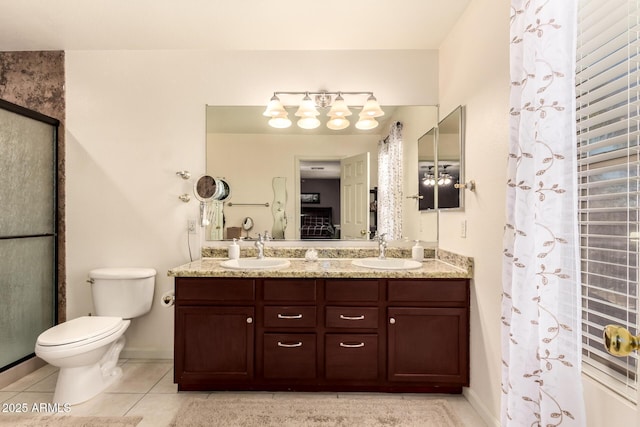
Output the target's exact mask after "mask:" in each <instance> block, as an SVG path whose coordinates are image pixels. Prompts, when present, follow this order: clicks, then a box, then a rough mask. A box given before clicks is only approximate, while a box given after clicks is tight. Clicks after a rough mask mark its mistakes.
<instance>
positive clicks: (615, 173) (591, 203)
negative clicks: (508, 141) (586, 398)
mask: <svg viewBox="0 0 640 427" xmlns="http://www.w3.org/2000/svg"><path fill="white" fill-rule="evenodd" d="M638 3H639V0H580V3H579V4H580V6H579V12H578V24H579V25H578V28H579V30H578V44H577V67H576V99H577V102H576V108H577V119H578V124H577V125H578V126H577V132H578V165H579V166H578V167H579V171H578V177H579V216H580V218H579V221H580V239H581V241H580V246H581V261H582V263H581V270H582V272H581V276H582V343H583V351H582V353H583V366H584V370H585V372H586V373H588V374H590V375H592V376H593V377H594V378H596V379H598V380H600V381H601V382H603V383H604V384H606V385H607V386H609V387H611V388H612V389H614V390H616V391H618V392H619V393H621V394H622V395H623V396H625V397H627V398H628V399H630V400H632V401H636V400H637V396H638V378H637V374H638V354H637V353H635V352H634V353H633V354H632V355H631V356H629V357H626V358H619V357H614V356H611V355H609V354H608V353H607V352H606V350H605V349H604V344H603V339H602V330H603V327H604V326H605V325H608V324H619V325H622V326H624V327H626V328H627V329H629V331H630V332H631V333H632V334H634V335H637V334H638V260H639V258H638V256H639V251H638V247H639V242H638V240H639V239H640V235H639V231H640V229H639V227H638V225H639V220H640V203H639V201H640V173H639V172H640V164H639V157H638V155H639V145H638V142H639V138H640V134H639V127H638V125H639V123H640V116H639V109H640V101H639V98H638V94H639V92H640V86H639V85H638V83H639V81H640V68H639V62H640V57H639V56H638V52H639V45H640V40H639V32H640V20H639V18H638V12H639V10H638Z"/></svg>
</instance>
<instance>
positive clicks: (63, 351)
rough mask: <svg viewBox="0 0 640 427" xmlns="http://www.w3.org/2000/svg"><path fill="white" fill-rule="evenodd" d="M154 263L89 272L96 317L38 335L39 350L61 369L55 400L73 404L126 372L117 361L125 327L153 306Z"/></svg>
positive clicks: (40, 355) (88, 396)
mask: <svg viewBox="0 0 640 427" xmlns="http://www.w3.org/2000/svg"><path fill="white" fill-rule="evenodd" d="M155 276H156V271H155V270H154V269H153V268H99V269H96V270H91V271H90V272H89V282H90V283H91V293H92V296H93V305H94V308H95V312H96V316H83V317H78V318H76V319H73V320H69V321H67V322H64V323H61V324H59V325H56V326H54V327H52V328H50V329H47V330H46V331H44V332H43V333H41V334H40V336H39V337H38V340H37V342H36V348H35V351H36V355H37V356H38V357H40V358H41V359H43V360H44V361H45V362H47V363H49V364H51V365H53V366H57V367H59V368H60V371H59V372H58V383H57V384H56V390H55V393H54V395H53V403H60V404H64V403H68V404H71V405H75V404H78V403H82V402H84V401H87V400H89V399H91V398H92V397H94V396H96V395H97V394H99V393H100V392H102V391H103V390H104V389H105V388H107V387H108V386H109V385H110V384H111V383H113V381H114V380H116V379H117V378H119V377H120V376H121V375H122V369H120V368H119V367H118V366H117V363H118V357H119V356H120V351H122V348H123V347H124V342H125V338H124V331H126V330H127V328H128V327H129V324H130V323H131V320H129V319H132V318H134V317H139V316H142V315H144V314H146V313H148V312H149V310H150V309H151V302H152V301H153V291H154V283H155Z"/></svg>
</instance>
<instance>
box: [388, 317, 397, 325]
mask: <svg viewBox="0 0 640 427" xmlns="http://www.w3.org/2000/svg"><path fill="white" fill-rule="evenodd" d="M389 323H391V324H392V325H395V324H396V319H395V318H393V317H392V318H390V319H389Z"/></svg>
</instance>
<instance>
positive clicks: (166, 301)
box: [160, 291, 176, 307]
mask: <svg viewBox="0 0 640 427" xmlns="http://www.w3.org/2000/svg"><path fill="white" fill-rule="evenodd" d="M160 300H161V301H162V305H163V306H164V307H171V306H172V305H173V304H174V303H175V301H176V295H175V293H174V292H173V291H169V292H165V293H164V294H162V297H161V298H160Z"/></svg>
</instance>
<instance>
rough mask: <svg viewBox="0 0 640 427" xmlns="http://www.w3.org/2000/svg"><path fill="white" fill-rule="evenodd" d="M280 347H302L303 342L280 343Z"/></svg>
mask: <svg viewBox="0 0 640 427" xmlns="http://www.w3.org/2000/svg"><path fill="white" fill-rule="evenodd" d="M278 347H285V348H294V347H302V341H298V342H294V343H291V344H287V343H284V342H281V341H278Z"/></svg>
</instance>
